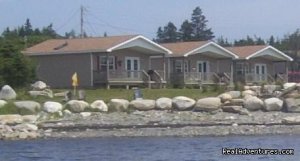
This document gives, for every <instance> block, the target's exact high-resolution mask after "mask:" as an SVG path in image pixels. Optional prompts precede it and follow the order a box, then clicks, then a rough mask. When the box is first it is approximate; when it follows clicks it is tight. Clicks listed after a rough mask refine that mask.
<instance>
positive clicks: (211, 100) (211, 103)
mask: <svg viewBox="0 0 300 161" xmlns="http://www.w3.org/2000/svg"><path fill="white" fill-rule="evenodd" d="M221 105H222V103H221V99H220V98H218V97H208V98H202V99H199V100H198V101H197V103H196V105H195V107H194V110H195V111H205V112H211V111H216V110H218V109H219V108H220V107H221Z"/></svg>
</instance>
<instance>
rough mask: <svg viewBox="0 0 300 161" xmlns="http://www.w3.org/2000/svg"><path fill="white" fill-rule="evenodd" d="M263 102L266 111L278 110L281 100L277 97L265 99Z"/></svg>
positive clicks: (280, 106)
mask: <svg viewBox="0 0 300 161" xmlns="http://www.w3.org/2000/svg"><path fill="white" fill-rule="evenodd" d="M264 103H265V106H264V109H265V110H266V111H280V110H281V109H282V105H283V101H282V100H280V99H278V98H268V99H265V101H264Z"/></svg>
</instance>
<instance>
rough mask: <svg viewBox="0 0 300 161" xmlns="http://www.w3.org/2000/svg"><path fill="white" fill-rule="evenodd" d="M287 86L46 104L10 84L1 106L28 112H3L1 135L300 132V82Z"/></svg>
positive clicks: (0, 93) (11, 137)
mask: <svg viewBox="0 0 300 161" xmlns="http://www.w3.org/2000/svg"><path fill="white" fill-rule="evenodd" d="M39 84H41V83H39ZM44 87H46V85H44ZM283 87H284V88H283V89H282V88H281V86H278V85H264V86H245V87H244V91H242V92H241V91H228V92H225V93H223V94H221V95H219V96H217V97H207V98H200V99H198V100H195V99H192V98H188V97H185V96H177V97H174V98H166V97H161V98H158V99H156V100H150V99H142V98H137V99H135V100H131V101H129V100H125V99H111V100H110V101H109V102H108V103H107V104H106V103H105V102H104V101H103V100H95V101H94V102H92V103H91V104H89V103H88V102H85V101H84V100H72V99H71V100H68V98H67V100H65V102H64V103H65V104H62V103H60V102H54V101H46V102H44V103H43V104H42V105H41V104H40V103H38V102H35V101H31V100H25V101H15V98H16V93H15V92H14V90H13V89H12V88H11V87H10V86H4V87H3V88H2V90H1V91H0V98H1V99H2V100H1V101H0V108H5V107H6V108H7V105H9V104H10V106H8V107H9V108H10V107H11V106H15V107H16V108H17V109H18V110H19V111H20V113H21V114H23V115H19V114H15V115H0V140H18V139H36V138H65V137H122V136H126V137H134V136H206V135H210V136H224V135H262V134H300V115H299V112H300V94H299V93H300V84H296V83H286V84H284V86H283ZM35 89H36V88H35ZM41 90H43V89H41ZM47 91H49V89H47ZM31 93H32V92H31Z"/></svg>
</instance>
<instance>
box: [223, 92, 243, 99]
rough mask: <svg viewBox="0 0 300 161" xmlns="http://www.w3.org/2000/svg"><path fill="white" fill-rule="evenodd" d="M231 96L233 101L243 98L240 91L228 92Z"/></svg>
mask: <svg viewBox="0 0 300 161" xmlns="http://www.w3.org/2000/svg"><path fill="white" fill-rule="evenodd" d="M226 93H228V94H230V95H231V97H232V99H236V98H240V97H241V92H240V91H229V92H226Z"/></svg>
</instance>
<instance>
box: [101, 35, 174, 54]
mask: <svg viewBox="0 0 300 161" xmlns="http://www.w3.org/2000/svg"><path fill="white" fill-rule="evenodd" d="M139 38H140V39H143V40H145V41H146V42H148V43H150V44H152V45H154V46H155V47H158V48H159V49H161V50H164V51H165V52H166V53H167V54H172V51H170V50H169V49H167V48H165V47H163V46H161V45H159V44H157V43H155V42H153V41H151V40H149V39H147V38H146V37H144V36H142V35H138V36H136V37H133V38H131V39H129V40H127V41H124V42H122V43H120V44H118V45H115V46H113V47H111V48H109V49H107V50H106V51H107V52H112V51H113V50H114V49H116V48H119V47H121V46H123V45H125V44H128V43H130V42H132V41H134V40H136V39H139Z"/></svg>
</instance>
